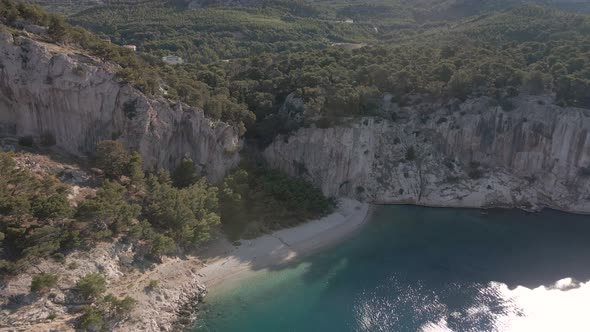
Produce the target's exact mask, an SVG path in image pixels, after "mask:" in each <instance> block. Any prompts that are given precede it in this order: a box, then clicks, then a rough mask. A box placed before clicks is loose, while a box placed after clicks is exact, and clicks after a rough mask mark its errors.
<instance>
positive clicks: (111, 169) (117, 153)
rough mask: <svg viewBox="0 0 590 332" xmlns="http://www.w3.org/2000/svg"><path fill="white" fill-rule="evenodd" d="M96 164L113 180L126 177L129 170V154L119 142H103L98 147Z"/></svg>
mask: <svg viewBox="0 0 590 332" xmlns="http://www.w3.org/2000/svg"><path fill="white" fill-rule="evenodd" d="M96 164H97V166H98V167H99V168H100V169H102V170H103V171H104V172H105V174H106V175H107V176H109V177H111V178H117V177H120V176H121V175H124V174H125V173H126V172H127V170H128V168H129V153H128V152H127V150H126V149H125V147H124V146H123V144H121V142H118V141H101V142H98V144H97V146H96Z"/></svg>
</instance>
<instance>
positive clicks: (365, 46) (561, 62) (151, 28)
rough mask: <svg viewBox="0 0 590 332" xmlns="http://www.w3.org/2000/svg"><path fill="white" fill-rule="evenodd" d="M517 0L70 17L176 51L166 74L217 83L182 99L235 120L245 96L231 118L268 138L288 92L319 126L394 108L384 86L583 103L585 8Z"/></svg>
mask: <svg viewBox="0 0 590 332" xmlns="http://www.w3.org/2000/svg"><path fill="white" fill-rule="evenodd" d="M514 3H515V2H513V1H512V2H510V1H484V2H481V3H480V2H479V1H478V2H474V1H467V0H465V1H458V2H450V1H427V0H425V1H417V2H408V1H405V2H404V1H400V2H396V1H394V2H385V1H383V2H380V1H373V2H370V3H367V2H360V1H351V2H345V1H326V2H319V3H313V4H312V3H309V2H301V1H300V2H293V3H290V5H289V6H287V5H286V4H285V2H281V1H260V2H255V1H251V2H229V3H226V2H214V1H213V2H212V1H209V2H198V3H197V6H194V2H191V4H192V5H190V4H189V5H187V4H186V3H180V4H179V3H175V4H174V5H171V4H170V3H165V2H150V5H134V6H132V5H129V4H125V3H118V4H113V5H110V6H102V7H95V8H91V9H88V10H85V11H82V12H80V13H77V14H75V15H73V16H71V17H70V18H69V20H70V21H71V22H74V23H76V24H80V25H82V26H85V27H88V28H90V29H92V30H94V31H95V32H97V33H101V34H104V35H107V36H109V37H111V38H113V40H114V41H117V42H119V43H133V44H136V45H137V46H138V48H139V52H140V54H141V55H142V56H143V57H144V58H145V59H146V61H148V62H151V63H158V61H159V58H160V57H161V56H163V55H166V54H176V55H179V56H182V57H183V58H184V59H185V60H187V64H185V65H180V66H174V67H171V66H166V71H168V72H170V73H171V74H170V75H169V77H174V78H173V79H172V81H174V80H184V79H185V78H193V79H196V80H199V81H201V82H203V85H204V86H206V89H203V90H206V91H213V92H212V93H211V92H209V93H208V95H207V96H203V95H200V94H199V93H200V91H190V92H189V93H188V95H190V97H189V99H190V98H193V100H195V101H194V102H195V103H197V104H199V101H200V104H201V105H203V106H204V108H205V111H206V112H208V113H209V115H210V116H212V117H216V118H221V119H225V120H228V119H231V118H232V116H228V115H224V110H226V109H227V107H224V106H223V104H225V103H226V101H228V102H227V103H228V104H231V105H242V107H244V109H247V110H248V111H250V112H252V113H253V114H254V115H255V117H254V116H252V117H248V118H247V119H244V117H236V118H237V119H240V120H238V121H241V122H242V123H244V124H245V126H246V129H247V134H246V135H247V136H248V137H250V138H256V139H258V140H259V141H261V142H263V143H264V142H268V141H270V140H271V139H272V138H273V137H274V136H275V135H276V134H277V133H284V132H288V131H289V130H291V129H293V128H296V127H297V126H299V125H302V123H292V121H288V119H286V117H285V114H284V113H281V112H278V110H279V109H280V108H281V106H282V105H283V104H284V102H285V100H286V98H287V97H288V96H289V95H290V94H292V95H293V96H295V97H298V98H301V99H302V100H303V102H304V108H305V112H304V117H305V121H303V122H304V123H303V124H306V123H310V122H316V123H318V122H319V124H320V125H325V123H332V121H327V122H326V119H333V118H334V117H341V116H345V117H348V116H359V115H381V116H386V117H391V116H395V115H392V114H380V112H379V111H380V105H381V103H382V100H383V96H384V95H385V94H391V95H392V96H393V99H392V102H394V103H397V104H398V105H400V106H404V105H408V104H409V103H411V100H423V98H424V97H426V98H430V99H431V100H448V99H451V98H458V99H461V100H462V99H466V98H469V97H474V96H481V95H486V96H490V97H493V98H496V99H497V100H498V102H499V103H501V104H503V105H507V107H509V105H510V102H509V99H510V98H512V97H514V96H517V95H518V94H555V96H556V102H557V103H559V104H560V105H563V106H576V107H590V95H589V94H588V93H589V92H588V91H590V89H588V88H589V87H590V80H589V79H590V76H589V75H590V74H589V72H588V66H587V64H588V62H589V60H590V59H589V53H588V49H589V45H590V38H589V37H588V36H589V33H588V32H589V31H590V18H589V17H588V16H586V15H581V14H575V13H572V12H569V11H561V10H559V9H556V8H554V7H544V6H538V5H531V4H517V5H514ZM523 3H524V1H523ZM537 3H540V4H551V5H553V6H558V5H560V4H559V3H557V2H544V1H537ZM570 5H572V4H571V3H570ZM560 6H561V5H560ZM582 7H583V6H582ZM582 7H578V8H577V9H578V10H579V9H580V8H582ZM582 9H583V8H582ZM347 20H348V21H347ZM180 95H181V97H183V98H185V99H186V96H187V93H186V91H182V92H181V93H180ZM211 95H212V96H213V97H210V96H211ZM416 96H422V97H420V98H415V97H416ZM221 100H223V102H222V101H221ZM233 112H234V111H229V112H228V111H225V113H230V114H233Z"/></svg>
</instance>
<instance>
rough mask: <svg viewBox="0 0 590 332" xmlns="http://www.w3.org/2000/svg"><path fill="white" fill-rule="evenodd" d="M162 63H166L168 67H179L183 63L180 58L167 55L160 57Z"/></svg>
mask: <svg viewBox="0 0 590 332" xmlns="http://www.w3.org/2000/svg"><path fill="white" fill-rule="evenodd" d="M162 61H164V62H166V63H167V64H169V65H179V64H181V63H183V62H184V61H183V60H182V58H181V57H179V56H176V55H167V56H165V57H162Z"/></svg>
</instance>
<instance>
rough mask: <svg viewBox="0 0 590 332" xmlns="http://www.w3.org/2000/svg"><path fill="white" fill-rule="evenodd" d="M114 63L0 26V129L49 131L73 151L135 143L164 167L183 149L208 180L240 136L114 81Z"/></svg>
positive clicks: (222, 167)
mask: <svg viewBox="0 0 590 332" xmlns="http://www.w3.org/2000/svg"><path fill="white" fill-rule="evenodd" d="M115 71H116V68H115V67H114V66H113V65H112V64H107V63H102V62H100V61H98V60H96V59H92V58H89V57H87V56H84V55H80V54H77V53H75V52H74V51H73V50H66V49H62V48H59V47H58V46H56V45H52V44H45V43H42V42H38V41H34V40H32V39H28V38H25V37H16V38H13V36H12V35H11V34H9V33H0V135H2V136H27V135H31V136H33V137H34V138H35V139H36V140H39V138H40V136H41V135H42V134H49V135H52V136H53V137H55V139H56V143H57V146H58V147H59V148H62V149H64V150H65V151H67V152H69V153H72V154H76V155H87V154H89V153H92V152H93V151H94V149H95V147H96V143H97V142H98V141H100V140H105V139H113V138H117V139H119V140H121V141H122V142H124V143H125V145H126V146H127V147H128V148H130V149H134V150H138V151H139V152H140V153H141V154H142V156H143V158H144V161H145V164H146V167H150V168H151V167H154V166H157V167H164V168H168V169H170V168H173V167H175V166H176V165H177V163H178V162H179V161H180V160H181V159H182V157H185V156H186V157H190V158H191V159H192V160H193V161H194V162H195V164H196V165H198V166H199V167H200V169H201V171H202V173H203V174H204V175H206V176H207V177H208V178H209V179H210V180H212V181H218V180H220V179H221V178H222V177H223V175H224V174H225V173H226V171H227V170H228V169H229V168H231V167H233V166H235V165H236V164H237V162H238V160H239V156H238V153H237V151H238V150H239V144H240V141H239V139H238V135H237V134H236V132H235V131H234V130H233V128H232V127H231V126H229V125H227V124H226V123H223V122H214V121H211V120H209V119H207V118H205V115H204V114H203V112H202V110H199V109H195V108H191V107H188V106H186V105H183V104H181V103H178V104H176V105H171V104H170V102H169V101H167V100H165V99H163V98H157V99H154V98H148V97H147V96H145V95H144V94H142V93H141V92H140V91H138V90H136V89H134V88H133V87H131V86H129V85H126V84H121V83H119V82H117V79H116V77H115Z"/></svg>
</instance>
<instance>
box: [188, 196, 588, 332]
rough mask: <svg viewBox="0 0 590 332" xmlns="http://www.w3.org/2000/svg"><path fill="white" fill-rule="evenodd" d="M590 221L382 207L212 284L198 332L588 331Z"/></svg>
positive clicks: (545, 214) (544, 215) (567, 216)
mask: <svg viewBox="0 0 590 332" xmlns="http://www.w3.org/2000/svg"><path fill="white" fill-rule="evenodd" d="M588 307H590V217H588V216H580V215H572V214H565V213H560V212H556V211H544V212H542V213H535V214H529V213H525V212H522V211H516V210H493V211H486V212H481V211H479V210H462V209H432V208H423V207H412V206H383V207H379V208H377V209H376V210H375V212H374V214H373V215H372V217H371V221H370V222H369V223H368V225H366V226H365V227H364V228H363V229H362V230H360V231H359V232H358V233H356V234H355V235H354V236H353V237H351V238H349V239H347V240H345V241H344V242H342V243H340V244H338V245H335V246H332V247H330V248H327V249H325V250H322V251H320V252H318V253H316V254H314V255H311V256H308V257H304V258H302V259H300V260H299V261H298V262H295V263H292V264H289V265H285V266H278V267H274V268H271V269H264V270H260V271H254V272H252V273H248V274H247V275H245V276H244V277H242V278H240V279H237V280H228V281H226V282H224V283H223V284H222V285H219V286H217V287H215V288H214V289H213V290H212V292H211V293H210V294H209V296H208V297H207V298H206V301H205V304H203V305H202V306H201V308H200V312H199V320H198V321H197V322H196V323H195V326H194V327H193V328H192V329H191V331H242V332H246V331H557V330H560V331H585V330H587V328H588V326H590V317H589V316H588V315H587V308H588Z"/></svg>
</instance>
